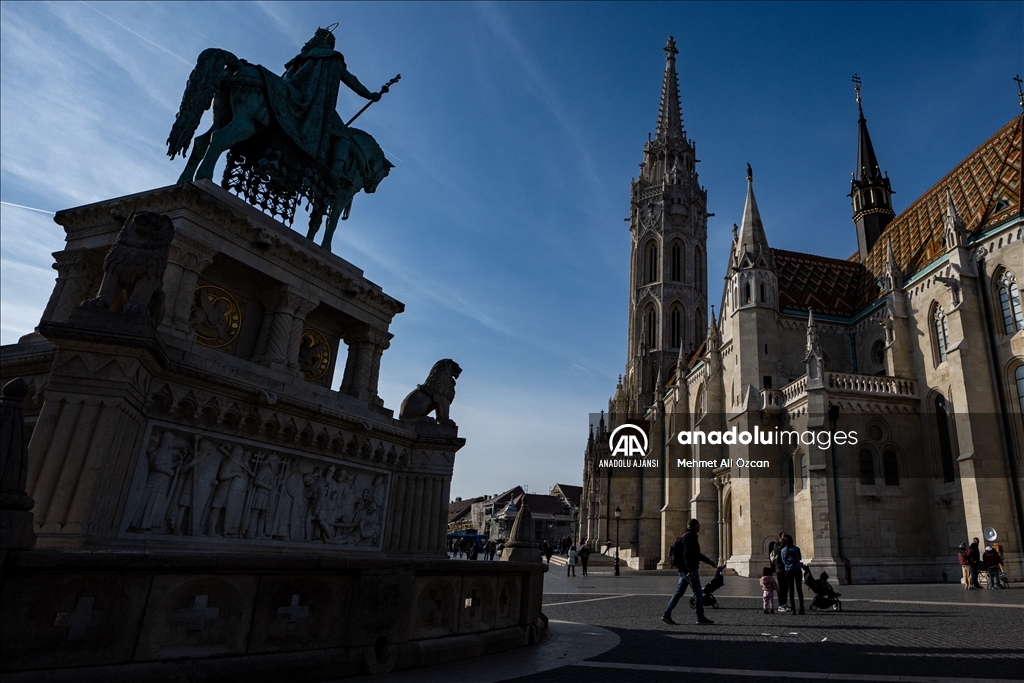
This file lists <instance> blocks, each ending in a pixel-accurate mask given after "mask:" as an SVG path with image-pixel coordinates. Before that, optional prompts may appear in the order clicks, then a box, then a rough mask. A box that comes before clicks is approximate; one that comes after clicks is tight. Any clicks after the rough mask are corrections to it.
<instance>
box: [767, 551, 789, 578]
mask: <svg viewBox="0 0 1024 683" xmlns="http://www.w3.org/2000/svg"><path fill="white" fill-rule="evenodd" d="M769 559H770V560H771V563H772V565H774V567H775V573H776V574H779V575H781V574H784V573H785V572H786V565H785V564H783V562H782V546H781V545H777V546H775V550H773V551H772V554H771V555H770V556H769Z"/></svg>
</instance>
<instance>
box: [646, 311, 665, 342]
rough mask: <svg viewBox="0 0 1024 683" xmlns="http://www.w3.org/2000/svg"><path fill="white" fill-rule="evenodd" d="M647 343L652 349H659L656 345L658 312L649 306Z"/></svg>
mask: <svg viewBox="0 0 1024 683" xmlns="http://www.w3.org/2000/svg"><path fill="white" fill-rule="evenodd" d="M646 317H647V320H646V323H647V343H648V345H649V346H650V348H652V349H657V348H660V347H661V344H659V343H658V310H657V309H656V308H654V306H651V307H650V308H648V309H647V316H646Z"/></svg>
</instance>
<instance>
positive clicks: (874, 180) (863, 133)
mask: <svg viewBox="0 0 1024 683" xmlns="http://www.w3.org/2000/svg"><path fill="white" fill-rule="evenodd" d="M853 83H854V90H855V91H856V93H857V113H858V118H857V170H856V171H855V172H854V174H853V180H852V181H851V183H852V188H851V190H850V198H851V199H852V200H853V222H854V224H855V225H856V226H857V247H858V250H859V252H860V260H861V262H863V261H864V260H865V259H866V258H867V256H868V254H869V253H870V252H871V249H872V248H873V247H874V246H875V242H877V241H878V238H879V236H881V234H882V231H883V230H885V227H886V226H887V225H889V223H890V222H892V219H893V218H895V217H896V214H895V212H893V210H892V194H893V191H892V186H891V185H890V184H889V178H888V176H883V175H882V171H881V169H880V168H879V166H878V158H877V157H876V156H875V148H874V146H873V145H872V144H871V135H870V134H869V133H868V122H867V119H865V118H864V107H863V106H862V105H861V101H860V84H861V80H860V77H859V76H858V75H857V74H854V75H853Z"/></svg>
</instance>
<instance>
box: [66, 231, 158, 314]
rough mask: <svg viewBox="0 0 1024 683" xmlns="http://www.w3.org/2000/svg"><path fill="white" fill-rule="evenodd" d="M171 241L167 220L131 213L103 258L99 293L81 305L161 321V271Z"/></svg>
mask: <svg viewBox="0 0 1024 683" xmlns="http://www.w3.org/2000/svg"><path fill="white" fill-rule="evenodd" d="M173 239H174V224H173V223H172V222H171V219H170V218H168V217H167V216H165V215H163V214H160V213H155V212H153V211H135V212H133V213H132V214H131V215H130V216H128V220H126V221H125V222H124V227H122V228H121V232H119V233H118V235H117V239H116V240H114V245H113V246H112V247H110V251H108V252H107V257H106V258H105V259H103V281H102V282H101V283H100V291H99V294H97V295H96V298H94V299H88V300H87V301H84V302H82V305H83V306H85V307H88V308H103V309H107V310H113V311H124V312H125V313H141V314H143V315H149V317H150V318H151V319H152V320H153V322H154V324H156V323H158V322H160V318H161V316H162V315H163V305H164V291H163V278H164V270H165V269H166V268H167V256H168V252H169V251H170V246H171V240H173Z"/></svg>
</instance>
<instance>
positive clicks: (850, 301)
mask: <svg viewBox="0 0 1024 683" xmlns="http://www.w3.org/2000/svg"><path fill="white" fill-rule="evenodd" d="M772 252H773V253H774V255H775V272H776V274H777V275H778V278H779V306H780V307H781V308H796V309H800V310H809V309H814V311H815V312H817V313H824V314H826V315H838V316H843V317H850V316H852V315H853V314H854V313H856V312H857V311H858V310H859V308H860V304H861V298H860V292H861V281H862V280H863V279H864V266H862V265H861V264H859V263H855V262H851V261H844V260H841V259H834V258H827V257H825V256H815V255H813V254H801V253H800V252H796V251H784V250H782V249H772Z"/></svg>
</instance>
